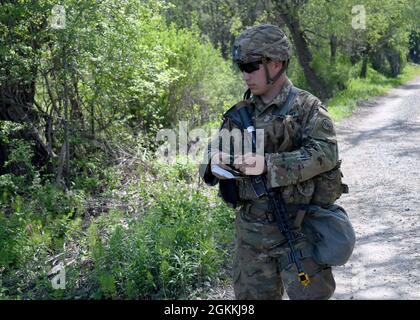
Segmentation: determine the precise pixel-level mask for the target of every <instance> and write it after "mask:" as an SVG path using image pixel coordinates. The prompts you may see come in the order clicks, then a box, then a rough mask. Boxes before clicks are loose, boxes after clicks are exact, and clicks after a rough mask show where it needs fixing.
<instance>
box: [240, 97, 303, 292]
mask: <svg viewBox="0 0 420 320" xmlns="http://www.w3.org/2000/svg"><path fill="white" fill-rule="evenodd" d="M246 106H247V103H246V102H245V101H244V102H242V103H238V104H237V105H236V111H237V112H238V114H239V117H240V119H241V123H242V128H243V129H246V130H247V131H248V133H249V134H250V135H251V141H252V142H251V143H252V153H256V130H255V127H254V125H253V122H252V118H251V116H250V114H249V112H248V109H247V108H246ZM249 177H250V179H251V184H252V188H253V190H254V192H255V194H256V196H257V197H258V198H261V197H263V196H267V197H268V200H269V201H270V203H271V205H272V207H273V209H274V216H275V219H276V224H277V227H278V228H279V230H280V232H281V233H282V234H283V236H284V237H285V238H286V240H287V244H288V246H289V249H290V254H291V257H292V262H293V263H294V264H295V265H296V268H297V270H298V279H299V282H300V283H301V284H302V285H303V286H305V287H306V286H308V285H309V283H310V280H309V275H308V274H307V273H306V272H305V271H304V270H303V267H302V263H301V261H300V259H299V258H298V256H297V255H296V249H295V245H294V242H295V241H296V236H295V234H294V233H293V232H292V230H291V228H290V224H289V221H288V217H287V211H286V208H285V205H284V201H283V199H281V197H280V196H279V194H278V193H276V192H275V191H269V190H268V188H267V182H266V177H265V176H264V175H262V174H261V175H258V176H249Z"/></svg>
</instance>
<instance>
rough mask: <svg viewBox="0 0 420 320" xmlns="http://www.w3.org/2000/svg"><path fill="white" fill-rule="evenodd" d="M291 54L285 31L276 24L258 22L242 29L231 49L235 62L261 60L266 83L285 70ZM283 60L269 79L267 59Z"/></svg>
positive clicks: (275, 78) (274, 79)
mask: <svg viewBox="0 0 420 320" xmlns="http://www.w3.org/2000/svg"><path fill="white" fill-rule="evenodd" d="M291 56H292V48H291V46H290V43H289V40H288V39H287V36H286V35H285V33H284V32H283V31H282V30H281V29H280V28H279V27H277V26H274V25H271V24H260V25H257V26H254V27H251V28H248V29H246V30H245V31H243V32H242V33H241V34H240V35H239V36H238V37H237V38H236V39H235V42H234V45H233V50H232V60H233V62H234V63H236V64H239V65H240V64H247V63H250V62H255V61H262V64H263V65H264V69H265V73H266V77H267V84H272V83H274V82H275V81H276V80H277V79H278V78H280V76H281V75H282V74H283V72H284V71H286V69H287V66H288V64H289V60H290V57H291ZM270 60H272V61H284V62H285V63H284V66H283V68H282V70H280V72H279V73H278V74H277V75H276V76H274V78H272V79H270V77H269V75H268V69H267V62H268V61H270Z"/></svg>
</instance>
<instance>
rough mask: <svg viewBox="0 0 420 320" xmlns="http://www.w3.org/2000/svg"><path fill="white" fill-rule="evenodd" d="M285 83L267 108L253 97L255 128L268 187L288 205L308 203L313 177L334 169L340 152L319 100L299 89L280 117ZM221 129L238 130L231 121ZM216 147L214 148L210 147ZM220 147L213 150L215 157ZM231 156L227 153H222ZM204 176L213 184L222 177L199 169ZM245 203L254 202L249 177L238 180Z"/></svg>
mask: <svg viewBox="0 0 420 320" xmlns="http://www.w3.org/2000/svg"><path fill="white" fill-rule="evenodd" d="M292 86H293V85H292V83H291V81H290V80H288V79H287V80H286V82H285V84H284V85H283V87H282V89H281V90H280V92H279V94H278V95H277V96H276V97H275V98H274V99H273V100H272V101H271V102H270V103H268V104H265V103H264V102H263V101H262V99H261V98H260V97H258V96H253V97H252V98H251V99H250V104H249V111H250V113H251V115H252V117H253V120H254V124H255V128H256V129H264V153H265V160H266V165H267V173H266V175H267V182H268V186H269V188H278V190H279V191H280V192H281V194H282V197H283V199H284V201H285V203H287V204H307V203H309V202H310V200H311V197H312V195H313V193H314V181H313V179H312V178H313V177H315V176H317V175H319V174H321V173H323V172H326V171H329V170H331V169H333V168H334V167H335V166H336V165H337V163H338V148H337V140H336V134H335V129H334V125H333V122H332V120H331V118H330V116H329V114H328V112H327V109H326V108H325V107H324V106H323V105H322V103H321V101H320V100H319V99H318V98H316V97H315V96H313V95H312V94H310V93H309V92H306V91H303V90H301V91H300V92H299V94H298V95H297V97H296V99H295V100H294V103H293V105H292V106H291V108H290V109H289V111H288V112H287V114H286V115H279V113H280V111H281V109H282V107H283V105H284V103H285V101H286V99H287V96H288V95H289V92H290V90H291V88H292ZM221 128H222V129H228V130H232V129H234V128H237V127H236V125H235V123H233V122H232V121H231V120H230V119H229V118H226V117H225V119H224V122H223V124H222V127H221ZM211 145H213V144H210V145H209V146H211ZM218 151H219V148H214V147H209V148H208V154H207V155H206V156H208V157H209V159H211V157H212V156H213V155H214V154H215V153H217V152H218ZM222 151H225V152H226V151H227V153H229V150H223V149H222ZM200 176H201V177H202V178H203V179H204V180H205V182H206V183H207V184H209V185H215V184H216V183H217V182H218V179H217V178H216V177H214V176H213V175H212V174H211V171H210V165H206V164H205V163H203V164H202V165H201V166H200ZM237 186H238V188H239V197H240V198H241V200H251V201H252V200H256V197H255V195H254V192H253V190H252V187H251V184H250V179H249V178H248V177H244V178H243V179H240V180H238V181H237Z"/></svg>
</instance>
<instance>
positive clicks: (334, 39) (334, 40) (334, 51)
mask: <svg viewBox="0 0 420 320" xmlns="http://www.w3.org/2000/svg"><path fill="white" fill-rule="evenodd" d="M337 46H338V39H337V36H336V35H335V34H332V35H331V36H330V52H331V56H330V62H331V64H335V61H336V57H337Z"/></svg>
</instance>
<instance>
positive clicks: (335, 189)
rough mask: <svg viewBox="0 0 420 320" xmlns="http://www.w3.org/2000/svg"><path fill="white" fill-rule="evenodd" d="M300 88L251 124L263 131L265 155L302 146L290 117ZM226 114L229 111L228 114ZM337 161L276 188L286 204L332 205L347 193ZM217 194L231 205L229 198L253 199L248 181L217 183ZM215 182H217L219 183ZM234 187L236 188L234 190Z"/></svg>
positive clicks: (298, 129) (300, 136)
mask: <svg viewBox="0 0 420 320" xmlns="http://www.w3.org/2000/svg"><path fill="white" fill-rule="evenodd" d="M300 92H301V90H300V89H298V88H296V87H292V89H291V90H290V93H289V95H288V97H287V99H286V101H285V103H284V104H283V106H282V107H280V108H278V110H276V111H275V112H274V114H273V115H272V119H270V121H267V122H259V123H255V126H256V128H257V129H264V144H265V145H264V147H265V149H264V150H265V152H266V153H275V152H290V151H294V150H297V149H299V148H300V147H301V146H302V140H301V138H302V128H301V126H300V124H299V123H298V121H296V118H295V117H294V116H293V115H290V114H289V112H290V110H291V109H292V107H293V105H294V102H295V100H296V97H297V96H298V94H299V93H300ZM228 112H229V111H228ZM340 165H341V161H339V162H338V163H337V165H336V166H335V167H334V168H333V169H332V170H330V171H327V172H324V173H322V174H320V175H317V176H315V177H313V178H311V179H308V180H306V181H303V182H301V183H298V184H296V185H289V186H286V187H280V188H278V191H279V192H280V193H281V195H282V198H283V200H284V201H285V203H286V204H299V205H302V204H316V205H319V206H323V207H328V206H329V205H332V204H333V203H334V202H335V201H336V200H337V199H338V198H339V197H340V196H341V194H342V193H348V187H347V185H345V184H343V183H342V177H343V174H342V172H341V169H340ZM220 182H221V184H220V185H219V188H220V195H221V196H222V197H223V198H224V199H225V200H228V199H229V201H230V203H232V198H236V197H237V198H238V200H239V202H245V201H254V200H257V197H256V196H255V193H254V190H253V189H252V186H251V182H250V179H249V178H246V177H245V178H243V179H240V180H237V181H235V182H234V183H233V181H229V182H227V181H220ZM220 182H219V183H220ZM235 184H236V188H235Z"/></svg>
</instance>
